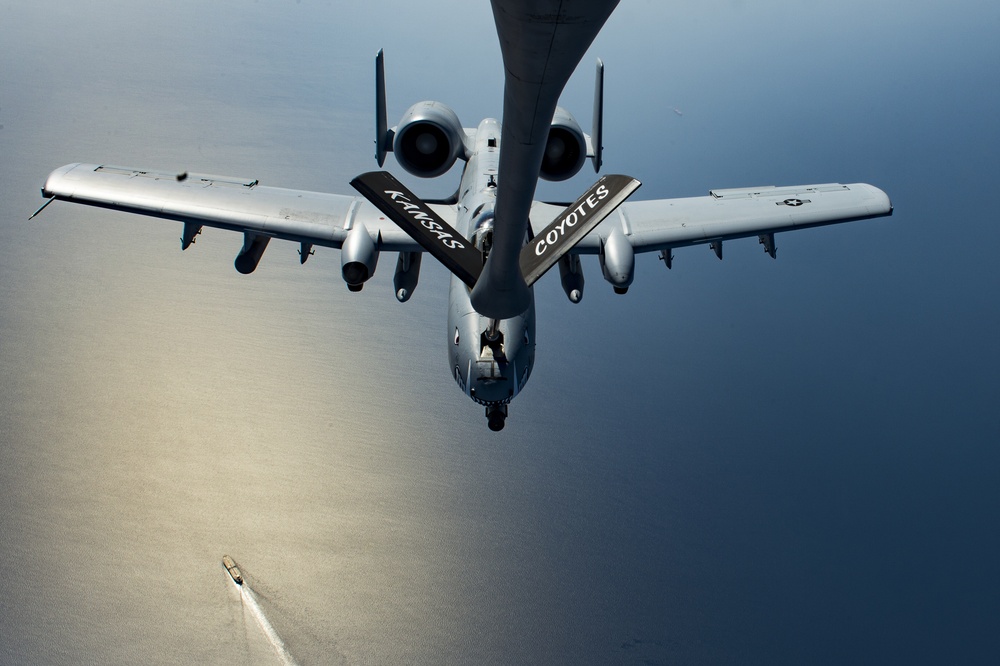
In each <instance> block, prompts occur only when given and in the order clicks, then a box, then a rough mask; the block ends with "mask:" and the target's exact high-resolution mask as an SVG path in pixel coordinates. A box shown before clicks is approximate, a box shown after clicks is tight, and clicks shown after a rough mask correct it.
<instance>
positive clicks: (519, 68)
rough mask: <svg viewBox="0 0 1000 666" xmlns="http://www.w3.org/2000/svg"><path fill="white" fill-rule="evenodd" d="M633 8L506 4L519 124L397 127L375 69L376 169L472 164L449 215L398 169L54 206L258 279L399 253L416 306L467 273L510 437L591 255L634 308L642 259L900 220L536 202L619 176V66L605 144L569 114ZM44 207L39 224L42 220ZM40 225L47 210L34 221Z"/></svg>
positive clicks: (467, 346) (469, 328)
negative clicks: (161, 239)
mask: <svg viewBox="0 0 1000 666" xmlns="http://www.w3.org/2000/svg"><path fill="white" fill-rule="evenodd" d="M617 2H618V0H492V7H493V15H494V19H495V22H496V29H497V35H498V37H499V39H500V47H501V53H502V56H503V66H504V70H505V83H504V100H503V115H502V121H497V120H495V119H487V120H483V121H482V122H481V123H479V125H478V127H476V128H475V129H469V128H464V127H463V126H462V124H461V122H460V121H459V119H458V117H457V115H456V114H455V112H454V111H453V110H452V109H450V108H449V107H447V106H445V105H444V104H441V103H439V102H431V101H424V102H419V103H417V104H414V105H413V106H411V107H410V108H409V110H407V111H406V113H405V114H404V115H403V117H402V119H401V120H400V121H399V123H398V124H397V125H396V126H395V127H392V128H389V126H388V123H387V120H386V89H385V67H384V60H383V56H382V52H381V51H380V52H379V53H378V55H377V56H376V66H375V70H376V76H375V88H376V95H375V96H376V129H375V157H376V160H377V162H378V165H379V166H380V167H381V166H382V165H383V164H384V161H385V159H386V156H387V153H389V152H391V153H392V154H393V155H394V157H395V160H396V162H397V163H398V164H399V166H401V167H402V168H403V169H405V170H406V171H407V172H409V173H410V174H413V175H415V176H420V177H424V178H433V177H436V176H440V175H442V174H444V173H446V172H447V171H449V169H450V168H451V167H452V165H454V164H455V163H456V161H457V160H463V161H464V162H465V167H464V170H463V171H462V177H461V182H460V184H459V188H458V191H457V193H456V195H455V196H454V197H452V198H451V199H449V200H440V201H422V200H421V199H420V198H419V197H417V196H416V195H415V194H413V193H412V192H411V191H409V190H408V189H407V188H406V187H404V186H403V185H402V184H401V183H400V182H399V181H398V180H396V178H395V177H393V176H392V175H391V174H390V173H388V172H386V171H373V172H369V173H366V174H362V175H360V176H358V177H357V178H355V179H354V180H353V181H352V182H351V184H352V185H353V186H354V187H355V189H357V190H358V191H359V192H360V193H361V194H362V196H361V197H358V196H349V195H342V194H323V193H318V192H306V191H300V190H292V189H283V188H276V187H269V186H266V185H262V184H260V183H259V182H258V181H257V180H256V179H253V178H231V177H220V176H211V175H205V174H198V173H182V174H176V173H167V172H160V171H155V170H149V169H136V168H123V167H118V166H111V165H107V164H69V165H66V166H64V167H61V168H59V169H56V170H55V171H53V172H52V173H51V174H50V175H49V177H48V179H47V180H46V182H45V185H44V187H43V188H42V196H43V197H44V198H46V199H47V201H46V202H45V203H44V204H43V206H42V208H44V207H45V206H46V205H48V204H49V203H51V202H52V201H54V200H60V201H68V202H72V203H79V204H86V205H91V206H100V207H104V208H110V209H114V210H120V211H127V212H131V213H137V214H140V215H147V216H152V217H157V218H163V219H168V220H175V221H179V222H181V223H183V233H182V235H181V249H187V248H188V247H190V246H191V244H192V243H194V241H195V237H196V236H197V235H198V234H199V233H200V232H201V229H202V227H203V226H206V225H207V226H210V227H218V228H221V229H229V230H232V231H236V232H239V233H242V234H243V247H242V249H241V250H240V252H239V255H238V256H237V257H236V261H235V265H236V269H237V270H238V271H239V272H241V273H250V272H252V271H253V270H254V269H255V268H256V267H257V264H258V262H259V261H260V259H261V256H262V255H263V253H264V250H265V249H266V248H267V245H268V243H269V242H270V241H271V239H274V238H277V239H281V240H288V241H292V242H296V243H299V244H300V246H301V247H300V257H301V261H302V262H303V263H304V262H305V261H306V260H307V259H308V258H309V257H310V256H311V255H312V254H313V252H314V250H313V248H314V247H316V246H320V247H330V248H338V249H340V258H341V267H342V275H343V278H344V281H345V282H346V283H347V287H348V289H350V290H351V291H359V290H361V289H362V287H363V286H364V284H365V282H366V281H367V280H368V279H369V278H371V276H372V275H373V274H374V273H375V269H376V266H377V263H378V260H379V257H380V255H381V254H383V253H388V252H392V253H398V255H397V258H396V267H395V275H394V277H393V286H394V289H395V292H396V298H397V299H399V300H400V301H406V300H408V299H409V298H410V296H411V295H412V294H413V290H414V288H415V287H416V285H417V278H418V275H419V271H420V264H421V258H422V256H423V252H427V253H429V254H431V255H432V256H433V257H435V258H436V259H438V260H439V261H441V262H442V263H443V264H444V265H445V266H446V267H447V268H448V269H449V270H450V271H451V273H452V277H451V286H450V292H449V308H448V329H447V330H448V336H449V339H448V349H449V354H448V362H449V366H450V368H451V372H452V374H453V376H454V379H455V381H456V382H457V383H458V386H459V387H460V388H461V390H462V392H463V393H465V394H466V395H467V396H469V397H470V398H471V399H472V400H474V401H475V402H477V403H479V404H480V405H482V406H483V407H484V408H485V413H486V418H487V422H488V425H489V427H490V429H492V430H501V429H502V428H503V427H504V423H505V420H506V418H507V416H508V405H509V403H510V402H511V400H513V399H514V398H515V397H516V396H517V395H518V393H519V392H520V391H521V390H522V389H523V388H524V386H525V384H526V383H527V381H528V379H529V377H530V375H531V370H532V365H533V363H534V360H535V306H534V298H533V292H532V285H533V284H534V282H535V281H536V280H538V279H539V278H540V277H541V276H542V275H543V274H544V273H545V272H547V271H548V270H549V269H550V268H552V267H553V266H555V265H558V266H559V274H560V279H561V281H562V286H563V289H564V291H565V292H566V295H567V296H568V297H569V299H570V301H572V302H574V303H577V302H579V301H580V299H581V298H582V296H583V286H584V279H583V272H582V269H581V262H580V255H581V254H596V255H597V256H598V258H599V262H600V266H601V272H602V274H603V277H604V279H605V280H607V281H608V282H609V283H611V286H612V287H613V288H614V290H615V291H616V292H617V293H621V294H624V293H625V292H626V291H627V290H628V287H629V285H630V284H631V283H632V279H633V275H634V265H635V254H636V253H641V252H653V251H656V252H659V253H660V257H661V258H662V259H663V261H664V262H665V263H666V265H667V267H668V268H669V267H670V266H671V262H672V259H673V254H672V251H673V250H674V248H678V247H682V246H687V245H695V244H708V245H710V246H711V248H712V249H713V250H714V252H715V253H716V254H717V255H718V256H719V258H720V259H721V258H722V244H723V242H724V241H727V240H730V239H736V238H746V237H753V236H757V237H758V238H759V240H760V243H761V244H762V245H763V246H764V250H765V252H767V253H768V254H769V255H770V256H771V257H774V256H775V240H774V239H775V234H776V233H777V232H780V231H786V230H792V229H803V228H808V227H814V226H819V225H826V224H834V223H839V222H847V221H851V220H862V219H868V218H874V217H880V216H885V215H890V214H891V213H892V205H891V203H890V201H889V198H888V196H886V194H885V193H884V192H882V191H881V190H879V189H878V188H876V187H873V186H871V185H866V184H860V183H855V184H848V185H842V184H836V183H829V184H821V185H801V186H793V187H770V186H769V187H750V188H742V189H717V190H711V191H710V193H709V195H708V196H701V197H693V198H683V199H663V200H655V201H626V199H628V197H629V196H630V195H631V194H632V193H633V192H634V191H635V190H636V189H637V188H638V187H639V182H638V181H636V180H635V179H633V178H629V177H627V176H620V175H606V176H603V177H602V178H601V179H599V180H598V181H597V182H596V183H595V184H594V185H593V186H592V187H591V188H590V189H588V190H587V191H586V192H584V193H583V195H582V196H581V197H580V198H579V199H577V200H576V201H575V202H573V203H571V204H569V205H555V204H551V203H542V202H539V201H535V200H534V194H535V189H536V186H537V183H538V179H539V178H542V179H546V180H552V181H560V180H565V179H568V178H570V177H572V176H574V175H576V174H577V173H579V171H580V170H581V169H582V168H583V166H584V164H585V163H586V161H587V160H588V159H590V160H591V162H592V164H593V166H594V169H595V171H598V172H599V170H600V168H601V166H602V164H601V162H602V145H601V129H602V122H603V120H602V115H603V113H602V109H603V77H604V74H603V65H602V64H601V63H600V61H598V65H597V77H596V86H595V95H594V114H593V126H592V131H591V134H589V135H588V134H587V133H585V132H584V131H583V130H582V129H581V128H580V125H579V124H578V123H577V121H576V120H575V119H574V117H573V116H572V115H571V114H570V113H569V112H568V111H566V110H565V109H563V108H561V107H559V106H557V104H558V100H559V96H560V94H561V93H562V90H563V88H564V86H565V84H566V82H567V80H568V79H569V77H570V75H571V74H572V73H573V71H574V70H575V69H576V67H577V65H578V64H579V62H580V59H581V58H582V57H583V55H584V53H585V52H586V51H587V49H588V48H589V46H590V44H591V43H592V42H593V40H594V38H595V37H596V36H597V34H598V32H599V31H600V29H601V27H602V26H603V25H604V23H605V21H606V20H607V18H608V17H609V16H610V14H611V12H612V11H613V10H614V8H615V6H616V5H617ZM40 210H41V208H40V209H39V211H40ZM35 214H36V215H37V211H36V213H35Z"/></svg>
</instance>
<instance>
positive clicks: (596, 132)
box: [590, 58, 604, 172]
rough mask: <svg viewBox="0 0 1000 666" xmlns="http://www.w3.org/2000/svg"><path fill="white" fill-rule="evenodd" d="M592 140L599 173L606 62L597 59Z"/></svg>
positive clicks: (602, 147) (602, 160) (595, 162)
mask: <svg viewBox="0 0 1000 666" xmlns="http://www.w3.org/2000/svg"><path fill="white" fill-rule="evenodd" d="M592 129H593V132H591V135H590V140H591V142H592V143H593V144H594V145H593V146H592V149H591V157H592V159H593V160H594V171H597V172H599V171H600V170H601V165H602V164H603V163H604V159H603V157H602V153H603V151H604V146H603V145H602V143H601V142H602V141H603V140H604V62H603V61H602V60H601V59H600V58H598V59H597V77H596V80H595V81H594V126H593V128H592Z"/></svg>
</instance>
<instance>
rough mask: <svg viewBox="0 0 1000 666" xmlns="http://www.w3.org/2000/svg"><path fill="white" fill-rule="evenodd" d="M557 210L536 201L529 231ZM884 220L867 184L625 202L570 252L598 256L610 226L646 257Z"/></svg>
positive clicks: (880, 196) (885, 203) (888, 208)
mask: <svg viewBox="0 0 1000 666" xmlns="http://www.w3.org/2000/svg"><path fill="white" fill-rule="evenodd" d="M559 210H561V209H560V208H559V207H558V206H552V205H549V204H542V203H538V202H536V203H535V205H534V206H533V207H532V214H531V218H532V228H533V229H536V230H538V229H541V228H542V227H544V226H545V225H546V224H548V222H549V220H550V219H551V218H552V217H553V216H555V215H556V214H558V212H559ZM887 215H892V202H891V201H890V200H889V196H888V195H887V194H886V193H885V192H883V191H882V190H880V189H879V188H877V187H875V186H873V185H868V184H866V183H852V184H848V185H843V184H840V183H826V184H821V185H798V186H790V187H771V186H768V187H756V188H739V189H719V190H712V192H711V193H710V194H709V196H705V197H687V198H680V199H654V200H649V201H628V202H626V203H624V204H622V205H621V206H620V207H619V208H618V210H617V211H615V212H614V213H612V214H611V215H610V216H609V217H608V219H606V220H605V221H604V222H602V223H601V224H600V226H598V227H597V228H596V229H595V230H594V231H592V232H591V233H590V234H589V235H588V236H587V237H586V238H584V239H583V240H582V241H580V243H579V244H578V245H577V246H576V248H574V252H576V253H579V254H597V253H598V252H600V247H601V239H602V238H607V237H608V236H609V235H610V233H611V231H612V229H613V227H612V225H615V224H618V225H621V227H622V231H623V232H624V235H625V237H626V238H627V239H628V241H629V244H630V245H631V246H632V248H633V249H634V250H635V251H636V252H651V251H656V250H662V249H664V248H668V247H683V246H686V245H698V244H702V243H710V242H713V241H716V240H728V239H736V238H748V237H752V236H756V235H760V234H767V233H777V232H782V231H792V230H795V229H808V228H810V227H818V226H823V225H829V224H839V223H842V222H852V221H855V220H866V219H871V218H877V217H884V216H887Z"/></svg>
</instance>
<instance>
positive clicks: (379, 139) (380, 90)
mask: <svg viewBox="0 0 1000 666" xmlns="http://www.w3.org/2000/svg"><path fill="white" fill-rule="evenodd" d="M388 134H389V123H388V121H387V120H386V114H385V58H384V56H383V55H382V49H379V50H378V54H376V56H375V161H377V162H378V165H379V166H382V164H383V163H384V162H385V153H386V150H387V148H386V146H387V145H388V143H389V137H388Z"/></svg>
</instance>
